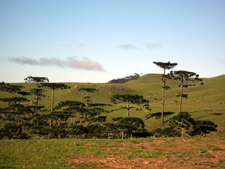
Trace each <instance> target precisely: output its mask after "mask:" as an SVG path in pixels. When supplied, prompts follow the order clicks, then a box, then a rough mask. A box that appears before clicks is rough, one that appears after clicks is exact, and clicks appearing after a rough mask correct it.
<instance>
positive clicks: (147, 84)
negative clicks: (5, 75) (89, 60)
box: [0, 74, 225, 130]
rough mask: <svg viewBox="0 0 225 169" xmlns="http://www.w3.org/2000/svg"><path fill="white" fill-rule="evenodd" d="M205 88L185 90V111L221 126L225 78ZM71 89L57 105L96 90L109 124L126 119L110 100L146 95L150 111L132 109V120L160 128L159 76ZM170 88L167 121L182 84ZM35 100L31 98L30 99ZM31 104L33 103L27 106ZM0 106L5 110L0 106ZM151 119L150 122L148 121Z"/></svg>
mask: <svg viewBox="0 0 225 169" xmlns="http://www.w3.org/2000/svg"><path fill="white" fill-rule="evenodd" d="M203 82H204V85H200V84H199V83H198V84H197V85H196V86H189V87H188V88H185V89H184V93H187V94H188V99H187V100H186V99H183V106H182V111H186V112H189V113H191V115H192V117H194V118H197V119H199V120H211V121H213V122H215V123H216V124H220V123H221V122H222V121H224V120H225V75H221V76H218V77H214V78H205V79H204V80H203ZM17 85H22V86H24V89H23V90H24V91H29V90H30V89H31V88H35V86H36V84H34V83H21V84H17ZM67 85H69V86H71V88H70V89H66V90H56V92H55V105H57V104H58V103H59V102H60V101H66V100H74V101H82V102H83V101H84V99H83V97H84V96H85V95H86V93H85V92H83V91H79V89H80V88H82V87H91V88H96V89H97V90H98V91H97V92H95V93H91V94H90V96H91V98H92V101H93V105H102V106H104V108H105V109H106V110H108V111H109V113H107V120H108V121H111V119H112V118H113V117H118V116H120V117H121V116H122V117H124V116H126V110H125V109H124V107H125V106H126V105H125V104H119V105H114V104H113V103H111V101H110V97H111V96H113V95H114V94H128V93H129V94H139V95H143V96H144V97H145V98H146V99H148V100H149V101H150V109H151V111H150V110H137V109H136V108H135V107H132V108H131V109H130V116H134V117H140V118H142V119H143V120H144V122H145V124H146V128H147V129H149V130H152V129H154V128H157V127H158V126H159V124H160V119H159V116H158V114H159V113H160V112H161V99H162V88H161V86H162V82H161V75H160V74H147V75H144V76H142V77H140V78H139V79H137V80H133V81H129V82H127V83H123V84H106V83H67ZM167 85H168V86H170V87H171V89H170V90H167V91H166V95H165V96H166V102H165V112H166V113H165V120H168V119H169V118H171V116H173V115H176V114H177V113H178V107H179V99H178V97H177V96H176V95H177V94H179V90H180V89H179V86H178V85H179V81H172V80H167ZM45 90H46V92H45V94H46V95H47V97H45V98H44V99H42V100H41V104H42V105H44V106H45V108H44V109H45V110H46V112H49V111H50V105H51V90H49V89H45ZM0 95H1V97H11V96H12V95H11V94H9V93H6V92H0ZM32 97H33V96H28V97H27V98H28V99H31V98H32ZM26 104H30V103H28V102H27V103H26ZM0 106H4V104H3V103H0ZM146 117H151V118H146Z"/></svg>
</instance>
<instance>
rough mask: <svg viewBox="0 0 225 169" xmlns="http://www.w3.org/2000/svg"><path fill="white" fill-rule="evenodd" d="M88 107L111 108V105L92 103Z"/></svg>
mask: <svg viewBox="0 0 225 169" xmlns="http://www.w3.org/2000/svg"><path fill="white" fill-rule="evenodd" d="M89 106H91V107H105V106H112V105H111V104H104V103H92V104H90V105H89Z"/></svg>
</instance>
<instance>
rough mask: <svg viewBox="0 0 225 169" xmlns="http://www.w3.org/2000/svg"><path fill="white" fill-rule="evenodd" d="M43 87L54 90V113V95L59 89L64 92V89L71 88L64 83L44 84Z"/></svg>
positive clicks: (52, 106) (52, 105)
mask: <svg viewBox="0 0 225 169" xmlns="http://www.w3.org/2000/svg"><path fill="white" fill-rule="evenodd" d="M41 86H42V87H47V88H49V89H52V104H51V112H52V111H53V108H54V93H55V90H57V89H61V90H63V89H67V88H70V87H69V86H67V85H66V84H63V83H42V84H41Z"/></svg>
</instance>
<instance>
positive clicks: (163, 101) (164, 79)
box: [153, 62, 177, 125]
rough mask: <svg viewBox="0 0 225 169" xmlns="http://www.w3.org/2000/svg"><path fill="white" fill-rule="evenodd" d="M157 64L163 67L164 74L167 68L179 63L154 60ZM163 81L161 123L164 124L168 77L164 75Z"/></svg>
mask: <svg viewBox="0 0 225 169" xmlns="http://www.w3.org/2000/svg"><path fill="white" fill-rule="evenodd" d="M153 63H154V64H156V65H157V66H159V67H160V68H162V69H163V75H165V73H166V69H167V70H169V69H173V68H174V67H175V66H176V65H177V63H170V62H153ZM162 82H163V87H162V88H163V95H162V112H161V125H163V123H164V122H163V117H164V105H165V90H166V89H168V86H166V78H165V77H164V76H163V77H162Z"/></svg>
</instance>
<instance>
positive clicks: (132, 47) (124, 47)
mask: <svg viewBox="0 0 225 169" xmlns="http://www.w3.org/2000/svg"><path fill="white" fill-rule="evenodd" d="M118 48H121V49H124V50H129V49H140V47H137V46H134V45H132V44H123V45H119V46H118Z"/></svg>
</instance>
